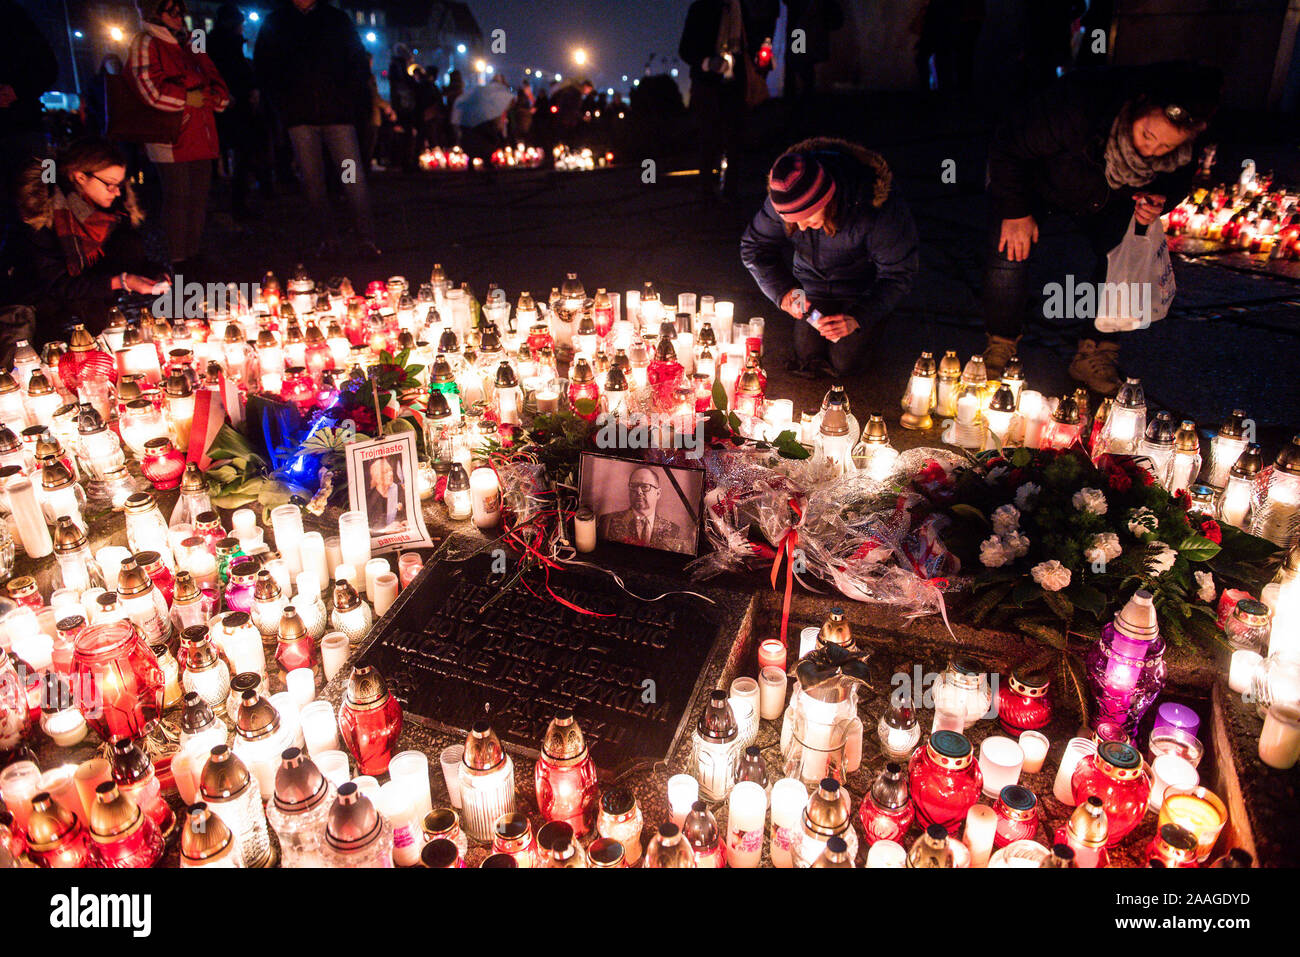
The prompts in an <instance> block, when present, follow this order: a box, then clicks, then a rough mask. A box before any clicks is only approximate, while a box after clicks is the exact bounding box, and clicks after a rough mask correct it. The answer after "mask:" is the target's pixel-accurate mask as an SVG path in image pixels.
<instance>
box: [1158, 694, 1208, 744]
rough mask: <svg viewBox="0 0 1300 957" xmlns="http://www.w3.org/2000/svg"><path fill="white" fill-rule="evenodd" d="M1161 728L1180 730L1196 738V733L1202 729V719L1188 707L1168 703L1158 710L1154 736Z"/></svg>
mask: <svg viewBox="0 0 1300 957" xmlns="http://www.w3.org/2000/svg"><path fill="white" fill-rule="evenodd" d="M1161 728H1178V729H1180V730H1182V731H1186V732H1187V733H1188V734H1190V735H1191V736H1192V737H1196V732H1197V731H1199V730H1200V728H1201V719H1200V718H1199V717H1197V714H1196V712H1195V711H1193V710H1192V709H1191V708H1189V707H1187V706H1186V705H1181V704H1175V703H1174V702H1172V701H1166V702H1165V703H1164V704H1162V705H1161V706H1160V707H1159V708H1157V709H1156V722H1155V725H1154V726H1153V727H1152V729H1151V733H1152V734H1154V733H1155V732H1156V731H1158V730H1160V729H1161Z"/></svg>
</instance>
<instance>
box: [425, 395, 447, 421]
mask: <svg viewBox="0 0 1300 957" xmlns="http://www.w3.org/2000/svg"><path fill="white" fill-rule="evenodd" d="M424 417H425V419H426V420H428V421H430V422H442V421H445V420H448V419H450V418H451V417H452V416H451V406H450V405H448V404H447V397H446V396H445V395H444V394H443V393H442V392H440V391H439V390H437V389H434V390H433V391H432V392H430V393H429V401H428V402H427V403H426V404H425V406H424Z"/></svg>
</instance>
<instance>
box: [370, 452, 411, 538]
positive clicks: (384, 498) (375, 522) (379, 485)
mask: <svg viewBox="0 0 1300 957" xmlns="http://www.w3.org/2000/svg"><path fill="white" fill-rule="evenodd" d="M400 460H401V456H398V455H386V456H383V457H382V458H377V459H374V460H372V461H371V462H370V464H369V465H367V466H366V514H367V515H369V516H370V528H371V530H372V531H393V530H396V529H399V528H403V527H405V525H406V518H407V516H406V490H405V488H404V487H403V484H402V482H401V481H400V476H399V475H398V470H397V468H395V465H396V464H397V463H398V462H400Z"/></svg>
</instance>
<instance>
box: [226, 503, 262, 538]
mask: <svg viewBox="0 0 1300 957" xmlns="http://www.w3.org/2000/svg"><path fill="white" fill-rule="evenodd" d="M257 527H258V526H257V514H256V513H255V512H254V511H253V510H252V509H251V508H237V509H235V510H234V511H233V512H231V513H230V534H231V536H232V537H234V538H251V537H252V536H253V535H255V534H256V531H257Z"/></svg>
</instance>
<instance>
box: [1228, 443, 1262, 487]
mask: <svg viewBox="0 0 1300 957" xmlns="http://www.w3.org/2000/svg"><path fill="white" fill-rule="evenodd" d="M1263 467H1264V457H1263V455H1262V454H1261V453H1260V450H1259V444H1258V443H1256V442H1251V443H1250V444H1249V445H1247V446H1246V448H1245V450H1244V451H1243V452H1242V453H1241V455H1239V456H1237V461H1235V462H1233V463H1232V468H1230V469H1228V474H1229V475H1231V476H1232V477H1233V478H1240V479H1246V480H1248V481H1250V480H1253V479H1254V478H1255V476H1256V475H1258V474H1259V471H1260V469H1262V468H1263Z"/></svg>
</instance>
